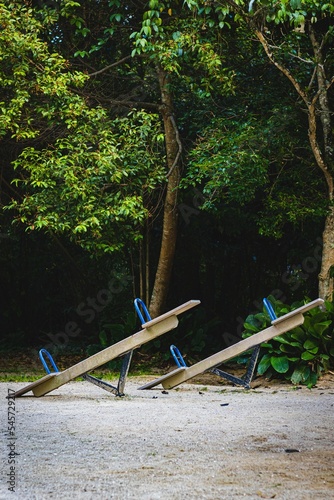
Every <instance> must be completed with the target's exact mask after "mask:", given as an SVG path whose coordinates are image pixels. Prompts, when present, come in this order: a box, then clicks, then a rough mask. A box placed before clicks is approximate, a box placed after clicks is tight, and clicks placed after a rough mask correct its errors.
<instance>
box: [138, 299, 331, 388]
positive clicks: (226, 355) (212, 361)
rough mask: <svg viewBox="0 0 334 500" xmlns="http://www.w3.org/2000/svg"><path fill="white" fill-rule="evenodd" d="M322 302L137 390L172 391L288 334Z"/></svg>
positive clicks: (310, 303)
mask: <svg viewBox="0 0 334 500" xmlns="http://www.w3.org/2000/svg"><path fill="white" fill-rule="evenodd" d="M323 303H324V301H323V300H322V299H316V300H313V301H312V302H309V303H308V304H305V305H304V306H301V307H299V308H298V309H295V310H294V311H291V312H289V313H287V314H285V315H284V316H281V317H280V318H277V319H275V320H274V321H272V326H269V327H268V328H266V329H265V330H262V332H259V333H256V334H254V335H252V336H251V337H248V338H246V339H244V340H241V341H240V342H238V343H237V344H233V345H231V346H230V347H227V348H226V349H223V350H222V351H219V352H218V353H216V354H213V356H210V357H209V358H206V359H204V360H202V361H199V362H198V363H195V364H194V365H192V366H189V367H181V368H177V369H176V370H173V371H172V372H170V373H167V374H166V375H163V376H162V377H159V378H157V379H155V380H153V381H152V382H149V383H148V384H145V385H143V386H142V387H139V389H152V388H153V387H155V386H157V385H159V384H162V386H163V388H164V389H172V388H173V387H176V386H178V385H180V384H182V383H183V382H186V381H187V380H189V379H191V378H193V377H195V376H197V375H199V374H201V373H204V372H206V371H208V370H210V369H212V368H216V367H217V366H219V365H221V364H222V363H223V362H224V361H228V360H229V359H232V358H234V357H236V356H238V355H239V354H241V353H243V352H245V351H248V349H251V348H252V347H255V346H257V345H259V344H262V342H267V341H268V340H270V339H272V338H274V337H276V336H277V335H282V334H283V333H286V332H288V331H289V330H293V329H294V328H296V327H297V326H300V325H302V324H303V323H304V316H303V313H305V312H306V311H309V310H310V309H313V308H314V307H317V306H322V305H323Z"/></svg>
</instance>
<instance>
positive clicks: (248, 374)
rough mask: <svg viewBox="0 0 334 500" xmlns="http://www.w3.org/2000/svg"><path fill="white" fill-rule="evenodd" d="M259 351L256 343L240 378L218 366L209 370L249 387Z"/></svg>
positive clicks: (234, 382) (236, 383) (246, 387)
mask: <svg viewBox="0 0 334 500" xmlns="http://www.w3.org/2000/svg"><path fill="white" fill-rule="evenodd" d="M259 353H260V346H259V345H257V346H255V347H254V349H253V352H252V356H251V358H250V360H249V363H248V367H247V371H246V373H245V375H244V376H243V377H242V378H239V377H235V376H234V375H231V374H230V373H226V372H224V371H223V370H219V369H218V368H213V369H212V370H210V371H211V373H214V374H215V375H219V376H220V377H222V378H225V379H226V380H228V381H229V382H232V383H233V384H235V385H241V386H242V387H244V388H245V389H250V383H251V381H252V379H253V376H254V371H255V367H256V363H257V360H258V357H259Z"/></svg>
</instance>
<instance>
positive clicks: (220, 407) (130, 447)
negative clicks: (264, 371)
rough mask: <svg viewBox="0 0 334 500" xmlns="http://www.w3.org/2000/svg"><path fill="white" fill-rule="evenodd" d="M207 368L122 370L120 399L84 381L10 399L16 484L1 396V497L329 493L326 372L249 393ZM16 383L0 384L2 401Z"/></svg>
mask: <svg viewBox="0 0 334 500" xmlns="http://www.w3.org/2000/svg"><path fill="white" fill-rule="evenodd" d="M207 377H208V378H205V377H204V378H202V379H201V380H200V384H199V385H198V384H183V385H181V386H180V387H179V388H177V389H174V390H169V391H163V389H162V387H161V386H160V387H158V388H156V389H153V390H151V391H149V390H146V391H139V390H138V387H140V386H141V385H143V384H144V383H146V382H147V381H148V380H150V379H153V378H154V377H145V378H143V377H132V378H130V379H129V381H128V383H127V385H126V396H125V397H122V398H117V397H115V396H113V395H112V394H110V393H108V392H105V391H103V390H101V389H99V388H98V387H96V386H94V385H91V384H89V383H88V382H72V383H69V384H66V385H64V386H62V387H61V388H59V389H57V390H56V391H54V392H52V393H50V394H49V395H47V396H44V397H42V398H35V397H33V396H29V395H28V396H24V397H21V398H17V399H16V401H15V438H16V439H15V452H16V453H18V455H16V456H15V490H16V491H15V493H12V492H10V491H8V484H7V476H6V475H7V474H8V472H9V464H8V449H9V448H7V447H6V446H7V444H8V442H9V440H8V436H7V434H6V430H7V403H5V404H2V405H1V424H2V425H1V430H2V435H3V436H4V443H5V446H3V447H2V450H3V451H4V456H3V457H2V460H1V471H2V474H1V490H0V498H1V499H6V500H8V499H9V498H20V499H27V500H30V499H36V500H39V499H43V500H44V499H49V498H51V499H53V498H54V499H58V498H59V499H62V500H63V499H65V500H66V499H76V498H83V499H96V498H99V499H102V500H104V499H106V500H107V499H117V500H118V499H120V500H123V499H136V500H138V499H148V500H155V499H157V500H158V499H159V500H160V499H161V500H162V499H163V500H165V499H168V500H169V499H175V500H178V499H183V498H186V497H188V498H190V499H194V498H199V499H210V500H215V499H217V500H218V499H219V500H221V499H231V498H240V497H244V498H248V499H258V498H276V499H289V500H290V499H300V500H307V499H312V500H314V499H317V500H319V499H326V500H328V499H329V498H333V488H334V474H333V463H334V460H333V459H334V446H333V445H334V437H333V410H334V377H333V376H332V375H329V376H327V377H326V378H324V379H323V380H321V381H320V382H319V383H318V385H317V387H315V388H314V389H312V390H309V389H307V388H305V387H302V388H298V389H296V388H293V387H292V386H290V385H279V384H276V385H275V386H268V387H265V385H268V384H267V383H265V385H262V386H260V387H257V388H255V389H252V390H250V391H245V390H243V389H239V388H235V387H232V386H227V385H224V386H220V385H219V386H217V385H209V384H208V382H210V383H212V378H211V376H207ZM255 382H256V381H255ZM24 385H26V384H25V383H2V384H0V397H1V401H2V402H3V403H4V401H5V397H6V395H7V393H8V389H14V390H17V389H18V388H20V387H23V386H24ZM30 394H31V393H30ZM6 443H7V444H6Z"/></svg>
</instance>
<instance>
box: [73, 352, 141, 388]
mask: <svg viewBox="0 0 334 500" xmlns="http://www.w3.org/2000/svg"><path fill="white" fill-rule="evenodd" d="M132 354H133V351H129V352H128V353H126V354H125V356H124V358H123V363H122V367H121V372H120V375H119V379H118V384H117V387H115V386H113V385H111V384H108V382H105V381H104V380H101V379H99V378H96V377H93V376H92V375H89V374H88V373H85V374H84V375H83V376H82V378H83V379H84V380H87V382H91V383H92V384H95V385H97V386H98V387H100V388H101V389H104V390H105V391H108V392H111V393H112V394H115V396H119V397H121V396H124V387H125V382H126V377H127V376H128V373H129V368H130V364H131V360H132Z"/></svg>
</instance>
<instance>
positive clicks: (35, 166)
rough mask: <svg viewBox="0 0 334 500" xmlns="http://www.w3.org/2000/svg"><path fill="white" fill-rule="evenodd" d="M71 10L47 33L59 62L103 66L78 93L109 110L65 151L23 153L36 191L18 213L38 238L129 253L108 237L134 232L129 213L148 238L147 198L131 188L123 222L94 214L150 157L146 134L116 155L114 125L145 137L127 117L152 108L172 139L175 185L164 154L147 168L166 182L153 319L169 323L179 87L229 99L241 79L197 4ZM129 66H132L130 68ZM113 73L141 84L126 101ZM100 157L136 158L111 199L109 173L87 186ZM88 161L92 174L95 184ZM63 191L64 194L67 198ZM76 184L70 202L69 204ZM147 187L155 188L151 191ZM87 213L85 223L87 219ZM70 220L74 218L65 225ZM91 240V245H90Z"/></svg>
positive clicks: (64, 143) (87, 115)
mask: <svg viewBox="0 0 334 500" xmlns="http://www.w3.org/2000/svg"><path fill="white" fill-rule="evenodd" d="M61 5H67V6H68V9H67V10H65V11H64V10H62V8H61V9H60V10H59V12H58V13H56V12H54V11H52V15H53V16H55V21H54V23H53V28H51V27H50V28H49V35H47V34H46V33H44V34H43V36H44V38H45V40H48V44H49V48H57V50H58V51H59V52H63V53H64V56H66V58H67V60H71V61H72V62H73V63H75V64H76V65H77V67H78V66H79V67H81V69H85V68H87V67H88V66H90V65H91V64H94V68H93V70H92V69H91V71H90V80H89V81H87V80H86V85H85V87H84V88H83V89H82V90H80V91H79V92H78V94H77V96H76V97H77V99H78V102H81V103H84V104H85V105H86V103H85V100H86V101H88V100H89V101H90V102H93V103H94V104H96V103H99V104H102V105H103V108H104V112H103V111H102V109H101V107H100V108H99V109H92V108H89V107H88V106H87V107H86V108H83V110H82V117H83V120H80V119H79V118H76V119H75V120H76V121H75V123H74V119H73V121H72V122H70V128H71V127H72V129H71V130H70V132H69V133H64V137H61V138H59V139H57V141H56V142H55V143H53V144H50V145H48V146H47V148H44V149H43V150H42V151H41V150H40V148H36V149H29V150H26V151H24V152H23V153H22V155H21V156H20V158H19V160H18V161H17V162H16V167H17V169H20V168H22V167H23V168H24V169H25V171H26V172H30V174H29V176H27V177H26V178H25V179H24V183H25V188H26V189H27V188H29V193H28V194H27V195H26V196H25V198H24V202H23V203H17V202H16V203H14V204H13V206H15V207H16V208H17V209H18V210H19V212H20V220H21V221H22V222H24V223H25V224H26V223H27V224H29V227H30V228H34V229H35V228H42V227H43V228H44V229H47V228H49V229H53V230H55V229H57V230H58V231H65V232H67V233H68V234H72V235H74V234H76V237H77V241H79V242H81V243H82V242H85V243H84V244H85V246H86V248H90V249H91V248H93V247H94V248H96V244H97V243H96V242H95V241H94V240H93V238H101V242H102V243H101V244H102V245H103V246H104V247H105V248H106V249H108V250H115V249H119V248H120V246H119V245H118V244H114V243H110V242H106V239H107V240H108V236H107V237H105V236H103V235H104V234H106V235H109V236H110V231H111V229H109V232H108V229H107V228H108V227H109V225H110V217H114V219H115V218H116V217H118V218H119V222H120V221H122V223H124V221H125V219H126V218H124V214H125V213H126V212H127V213H126V215H127V217H129V216H130V218H131V217H132V222H133V223H134V225H135V226H136V227H137V228H139V226H140V224H142V223H143V221H144V219H145V214H146V216H147V215H148V210H147V208H145V207H144V205H143V204H142V202H143V199H144V198H145V196H142V195H143V193H140V194H138V192H135V193H134V196H132V198H131V200H130V198H129V197H128V196H130V195H129V193H128V190H127V188H130V183H129V184H127V188H125V191H127V194H126V197H125V198H124V200H125V203H126V208H124V206H123V205H122V204H121V206H120V207H118V205H117V203H116V204H115V205H116V206H115V210H116V211H117V210H118V208H119V210H118V211H117V214H116V215H115V213H111V215H109V219H108V216H107V212H108V210H109V212H108V214H109V213H110V212H112V211H111V210H110V209H108V208H106V206H105V208H104V209H103V210H104V211H103V214H102V213H101V211H99V210H100V208H101V206H100V205H99V208H98V211H96V210H95V208H94V207H95V203H97V202H100V197H99V196H98V194H97V190H98V189H100V190H101V189H103V197H104V199H105V200H107V202H106V203H107V205H108V206H109V205H110V203H114V202H115V197H110V195H111V193H113V194H114V195H115V193H116V191H117V193H116V194H117V196H120V191H119V190H118V186H119V184H117V182H122V183H123V179H124V176H125V175H127V171H128V169H129V168H131V167H130V165H131V161H132V160H133V158H135V157H137V158H138V155H140V154H141V150H140V140H139V138H140V134H141V132H140V133H139V135H138V136H137V138H138V141H137V143H136V145H135V144H134V143H133V148H134V149H133V152H132V153H131V155H130V156H127V157H126V154H127V149H126V147H125V142H124V143H122V147H123V148H124V151H123V153H124V154H123V153H122V152H117V153H116V151H115V144H116V143H115V141H116V142H117V140H118V139H117V134H118V133H117V131H115V125H116V123H117V120H115V119H114V117H115V116H120V115H121V116H122V115H123V118H122V120H123V122H124V121H125V120H128V121H127V123H128V131H129V132H130V130H132V129H134V130H136V125H135V124H134V122H133V121H131V118H130V117H129V118H126V117H125V116H124V114H125V113H126V111H125V110H126V109H127V108H134V107H135V108H137V109H140V108H142V109H145V110H146V112H148V111H150V112H152V110H153V112H156V111H159V112H160V115H161V118H162V123H163V127H164V137H165V141H164V143H165V157H166V163H165V174H164V175H165V181H164V182H162V180H161V169H160V165H161V163H160V158H162V159H163V157H164V156H163V154H161V150H159V151H158V150H157V152H156V154H152V153H150V154H151V158H148V157H146V156H145V155H144V156H143V157H142V158H141V161H142V164H141V168H142V172H143V175H144V176H146V179H147V177H148V176H149V177H150V179H151V178H152V182H151V187H152V188H153V189H154V188H156V187H157V182H162V186H163V188H164V189H165V199H164V208H163V210H164V216H163V223H162V240H161V251H160V258H159V262H158V267H157V271H156V276H155V283H154V286H153V292H152V297H151V303H150V312H151V314H152V316H153V317H154V316H157V315H158V314H160V313H161V311H162V308H163V307H164V304H165V301H166V297H167V292H168V287H169V281H170V276H171V269H172V265H173V259H174V253H175V244H176V235H177V199H178V187H179V181H180V177H181V173H180V167H181V158H182V141H181V137H180V133H179V130H178V126H177V118H176V112H175V109H174V102H173V101H174V93H175V89H176V88H177V85H178V82H179V81H183V82H188V86H189V87H191V88H193V89H195V91H196V92H203V91H204V90H203V89H204V88H205V89H206V91H210V86H211V87H212V82H213V81H214V82H215V84H216V85H219V87H220V89H221V90H222V92H228V91H230V89H231V79H232V74H231V72H229V71H228V70H227V69H226V68H224V67H223V65H222V58H221V56H220V54H218V52H217V50H216V49H217V47H218V48H219V44H217V34H216V33H215V32H212V33H211V32H210V31H209V29H208V28H209V26H206V25H205V18H201V17H199V18H198V17H194V15H193V7H194V5H193V2H186V3H185V4H184V5H183V4H181V3H179V2H178V1H175V2H166V3H164V2H159V1H157V0H151V1H150V2H148V4H143V5H142V6H140V8H138V5H137V4H136V5H134V4H132V3H131V2H130V3H127V4H126V5H124V4H121V3H120V2H119V1H116V0H114V1H105V2H102V3H101V2H96V3H95V2H91V3H90V4H89V6H88V7H89V9H88V10H87V9H86V7H85V6H82V8H81V6H80V4H76V3H75V2H64V3H61ZM70 6H72V10H71V9H70ZM93 7H96V8H98V11H97V12H95V10H94V9H93ZM90 8H91V9H90ZM105 8H107V9H108V16H109V24H108V26H107V27H105V25H104V29H103V30H101V27H100V26H99V25H98V24H93V25H89V21H90V17H89V13H92V15H93V16H94V19H97V20H98V21H99V22H101V20H102V19H103V22H104V21H105V15H106V11H105ZM102 14H103V15H102ZM35 15H38V16H41V17H42V18H43V19H45V18H48V16H50V15H51V14H50V12H49V10H48V9H47V8H46V9H44V10H42V11H37V13H36V12H35ZM218 17H219V16H218ZM215 22H216V24H217V23H219V22H222V21H219V19H217V20H216V21H215ZM217 25H218V24H217ZM101 31H102V32H101ZM124 33H125V35H124ZM129 39H130V40H132V42H131V43H133V47H132V51H131V53H129ZM111 40H112V43H111ZM74 46H75V47H76V49H77V50H76V55H77V59H75V58H74V57H73V53H74ZM111 57H112V59H113V61H111ZM80 58H81V59H80ZM130 58H131V60H130ZM124 65H126V67H125V68H124V67H123V66H124ZM90 67H91V66H90ZM110 70H111V71H113V74H115V75H117V78H118V79H120V78H121V79H123V80H124V79H125V77H126V76H127V75H126V73H127V71H129V72H130V75H131V80H132V83H131V84H130V85H128V88H130V87H131V86H132V89H130V91H129V92H128V94H127V95H126V97H124V96H122V98H120V97H119V96H117V92H118V93H119V92H120V89H121V88H122V89H123V90H124V85H123V86H122V85H120V86H118V85H117V88H116V89H115V91H114V92H113V93H110V91H108V92H109V93H108V94H106V93H105V92H104V88H105V84H106V82H107V81H108V76H109V75H108V72H109V71H110ZM139 85H141V87H144V88H145V89H146V92H147V94H148V96H149V97H150V98H153V102H152V101H150V100H149V99H147V100H146V101H145V102H143V101H139V100H138V98H137V91H138V87H139ZM154 100H155V102H154ZM65 109H70V107H68V106H67V107H66V108H65ZM105 113H106V114H105ZM142 113H143V112H142ZM107 116H108V118H113V121H108V118H107ZM142 116H143V114H142ZM100 117H102V119H100ZM49 118H51V114H50V115H49ZM153 119H154V118H152V120H153ZM147 120H148V118H147ZM98 122H99V124H98ZM118 123H119V122H118ZM152 123H153V121H152ZM156 130H157V129H156V128H155V126H152V127H151V128H150V133H149V134H148V135H147V136H146V137H145V139H146V140H147V143H146V144H153V143H154V142H156V138H157V137H158V136H159V134H157V133H156ZM111 131H112V132H113V133H112V132H111ZM101 134H102V135H103V134H104V135H103V137H104V138H105V139H106V144H108V147H106V148H102V146H101V144H100V143H99V141H98V139H97V137H98V136H99V135H101ZM113 134H114V135H113ZM90 135H91V137H92V138H93V140H92V144H90V143H89V147H86V146H85V145H84V144H85V143H86V142H87V140H88V138H89V136H90ZM102 135H101V137H102ZM79 143H80V149H79ZM73 145H76V148H73ZM108 148H109V149H108ZM102 150H103V151H102ZM96 151H99V154H100V155H102V156H103V158H104V159H102V160H101V161H102V163H103V162H104V163H106V162H107V161H109V160H110V157H111V156H113V155H114V157H115V156H117V155H118V158H116V159H115V162H116V163H117V162H118V165H119V164H120V163H121V162H122V163H123V164H124V158H125V157H126V158H127V161H126V162H125V163H126V168H124V169H123V170H122V174H120V173H119V179H120V180H118V181H117V179H116V180H115V179H109V184H111V185H110V186H108V189H104V185H105V184H107V185H108V180H107V179H106V178H105V176H106V175H107V172H108V167H107V166H106V164H104V165H103V166H102V167H101V168H102V171H101V172H98V177H99V182H97V183H96V185H95V192H94V191H89V192H88V191H87V183H90V187H91V178H90V177H87V182H86V181H85V180H84V177H85V175H86V174H87V175H88V173H89V172H90V173H91V172H92V171H94V169H96V168H97V162H98V161H100V158H101V156H98V154H97V152H96ZM148 151H149V149H148V150H147V152H148ZM122 155H123V156H122ZM87 158H89V163H90V164H91V167H90V168H88V169H87V172H86V174H85V165H86V164H87ZM69 165H71V167H70V166H69ZM76 165H79V170H80V172H81V173H80V175H77V172H75V170H74V169H75V168H76ZM49 169H51V170H52V172H51V173H50V175H49V176H47V177H48V178H47V180H45V179H44V178H42V175H43V176H44V177H45V176H46V172H47V171H49ZM37 171H39V173H38V172H37ZM148 171H150V174H149V173H148ZM152 171H154V172H155V173H156V174H157V177H155V176H152ZM118 172H120V170H118ZM144 172H145V173H144ZM65 175H66V177H67V180H66V179H65V177H64V176H65ZM122 176H123V177H122ZM69 177H71V182H70V181H69V180H68V178H69ZM101 179H103V180H101ZM135 179H136V182H133V185H131V188H132V187H135V186H136V183H137V185H139V184H140V185H141V188H140V189H144V186H143V184H141V182H142V181H143V176H140V175H139V176H138V171H136V177H135ZM137 179H138V182H137ZM154 179H155V180H154ZM132 180H133V179H132ZM101 182H102V186H101ZM59 183H61V184H62V186H63V187H62V188H61V189H60V188H59ZM66 183H67V187H66V189H67V191H66V193H67V194H66V195H65V194H64V189H65V186H66ZM76 183H77V184H76ZM123 184H124V183H123ZM146 184H149V183H148V182H147V181H146ZM76 186H77V187H76ZM80 186H82V189H81V187H80ZM71 190H73V191H74V192H76V193H77V195H76V197H75V199H74V200H73V202H71V203H69V198H70V192H71ZM79 193H80V194H79ZM92 193H93V194H92ZM100 194H101V191H100ZM90 195H91V196H90ZM107 195H108V196H107ZM50 196H54V200H57V201H54V202H53V203H52V202H51V198H50ZM83 197H85V200H84V199H83ZM59 199H60V200H64V202H65V203H64V205H63V207H60V206H59ZM138 202H139V203H138ZM37 207H38V210H37ZM41 207H43V208H41ZM89 211H90V212H92V213H93V215H92V216H88V212H89ZM78 213H80V214H81V215H80V218H79V216H78ZM98 213H99V214H100V216H102V219H103V221H101V219H100V217H99V216H98ZM64 215H66V218H65V219H64ZM82 215H83V217H82ZM79 219H80V220H79ZM88 228H89V231H88ZM102 233H103V235H102ZM115 234H116V231H114V232H113V233H112V235H113V237H114V236H115ZM123 234H124V233H123ZM133 236H134V237H137V236H139V232H137V233H136V232H135V231H134V233H133ZM92 237H93V238H92ZM89 240H91V242H90V243H89ZM123 244H124V242H123ZM89 245H90V246H89Z"/></svg>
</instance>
